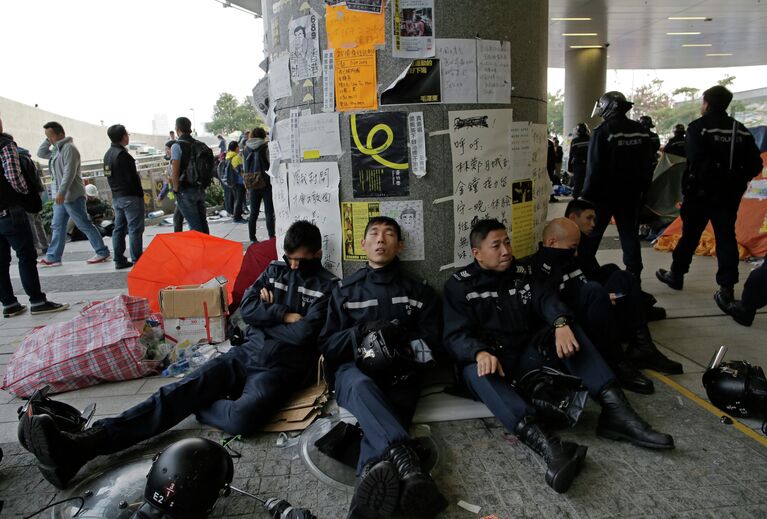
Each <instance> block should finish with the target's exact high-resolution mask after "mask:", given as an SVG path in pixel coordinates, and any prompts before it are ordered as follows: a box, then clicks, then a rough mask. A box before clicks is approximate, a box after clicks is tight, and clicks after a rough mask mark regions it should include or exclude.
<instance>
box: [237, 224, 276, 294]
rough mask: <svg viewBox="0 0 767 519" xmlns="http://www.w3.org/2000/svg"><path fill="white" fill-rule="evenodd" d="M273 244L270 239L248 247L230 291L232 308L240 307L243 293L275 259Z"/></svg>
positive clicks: (273, 240) (272, 240)
mask: <svg viewBox="0 0 767 519" xmlns="http://www.w3.org/2000/svg"><path fill="white" fill-rule="evenodd" d="M275 243H276V240H275V239H274V238H272V239H270V240H267V241H260V242H256V243H253V244H251V246H250V247H248V250H247V251H246V252H245V257H244V258H243V260H242V268H240V273H239V274H238V275H237V281H235V282H234V289H233V291H232V299H233V301H232V304H233V305H234V306H233V307H232V308H234V307H236V306H239V305H240V301H242V296H244V295H245V291H246V290H247V289H248V288H250V285H252V284H253V283H255V282H256V280H257V279H258V276H260V275H261V273H262V272H263V271H265V270H266V267H268V266H269V263H271V262H272V261H273V260H276V259H277V248H276V247H275Z"/></svg>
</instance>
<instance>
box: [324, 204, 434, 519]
mask: <svg viewBox="0 0 767 519" xmlns="http://www.w3.org/2000/svg"><path fill="white" fill-rule="evenodd" d="M403 247H404V242H403V241H402V232H401V230H400V227H399V224H398V223H397V222H396V221H395V220H393V219H392V218H388V217H383V216H381V217H375V218H371V219H370V220H369V221H368V224H367V227H366V229H365V238H364V239H363V240H362V248H363V249H364V250H365V252H366V253H367V259H368V263H367V265H366V266H364V267H363V268H361V269H360V270H358V271H357V272H356V273H354V274H352V275H351V276H348V277H346V278H344V280H343V281H342V282H341V283H340V285H339V286H338V287H337V288H336V289H335V290H334V291H333V295H332V297H331V300H330V303H329V307H328V315H327V323H326V324H325V327H324V328H323V330H322V334H321V335H320V350H321V351H322V354H323V355H324V357H325V360H326V362H327V365H328V370H329V377H330V379H331V381H332V382H333V383H334V385H335V393H336V399H337V400H338V404H339V405H341V406H343V407H344V408H345V409H348V410H349V411H350V412H351V413H352V414H353V415H354V416H355V418H357V420H358V421H359V424H360V426H361V427H362V431H363V437H362V444H361V446H360V455H359V459H358V462H357V474H358V476H359V481H358V483H357V486H356V488H355V492H354V497H353V499H352V504H351V508H350V517H366V518H367V517H380V516H384V517H391V515H392V514H393V513H394V512H395V510H396V509H397V506H398V505H399V506H400V507H401V509H402V511H403V513H404V514H405V515H406V516H413V517H419V518H430V517H433V516H434V515H435V514H437V513H438V512H439V511H441V510H442V509H443V508H444V507H445V506H447V502H446V501H445V498H444V497H443V496H442V494H441V493H440V492H439V490H438V489H437V486H436V484H435V483H434V481H433V480H432V479H431V476H429V474H428V473H426V472H424V471H423V470H422V469H421V460H420V459H419V457H418V455H417V454H416V452H415V451H414V450H413V449H412V448H411V446H410V444H409V443H410V436H409V435H408V427H409V426H410V421H411V420H412V418H413V413H414V412H415V407H416V403H417V401H418V394H419V391H420V388H421V374H422V369H423V367H424V366H425V365H426V364H427V363H428V362H427V361H428V360H429V358H430V356H431V350H432V349H434V348H435V347H436V346H437V345H438V344H439V336H440V320H439V305H438V303H437V300H436V297H435V295H434V292H433V291H432V290H431V288H429V286H428V285H426V284H425V282H423V281H420V280H415V279H412V278H411V277H409V276H408V275H407V274H406V273H405V272H404V271H403V269H402V266H401V263H400V260H399V258H398V256H397V255H398V253H399V252H400V251H401V250H402V248H403ZM376 343H379V344H380V343H384V344H383V345H381V346H380V347H379V348H376V347H375V345H376ZM383 349H386V350H391V351H394V352H396V353H394V354H393V355H394V359H393V360H392V362H391V363H390V365H385V364H383V361H384V360H385V359H387V358H390V356H389V355H382V354H381V350H383ZM376 350H378V351H376ZM375 361H381V363H382V364H379V365H378V366H376V365H371V364H370V363H371V362H375ZM376 513H377V514H379V515H376Z"/></svg>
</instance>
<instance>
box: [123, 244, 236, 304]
mask: <svg viewBox="0 0 767 519" xmlns="http://www.w3.org/2000/svg"><path fill="white" fill-rule="evenodd" d="M241 265H242V244H241V243H239V242H236V241H230V240H225V239H223V238H218V237H216V236H210V235H208V234H203V233H201V232H197V231H186V232H176V233H170V234H158V235H157V236H155V237H154V239H153V240H152V243H150V244H149V247H147V249H146V250H145V251H144V253H143V254H142V255H141V258H140V259H139V260H138V262H137V263H136V265H135V266H134V267H133V270H131V273H130V274H128V293H129V294H131V295H134V296H141V297H146V298H147V299H149V306H150V307H151V309H152V311H154V312H159V311H160V304H159V301H158V294H159V293H160V290H161V289H163V288H165V287H167V286H179V285H197V284H200V283H205V282H206V281H209V280H210V279H212V278H214V277H216V276H224V277H226V279H227V280H229V283H228V284H227V293H228V295H229V302H231V301H232V289H233V287H234V280H235V279H236V278H237V274H238V273H239V272H240V266H241Z"/></svg>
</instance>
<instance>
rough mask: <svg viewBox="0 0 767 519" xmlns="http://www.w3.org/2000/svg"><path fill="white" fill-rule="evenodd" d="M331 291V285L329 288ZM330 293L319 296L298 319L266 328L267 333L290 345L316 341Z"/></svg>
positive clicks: (326, 309)
mask: <svg viewBox="0 0 767 519" xmlns="http://www.w3.org/2000/svg"><path fill="white" fill-rule="evenodd" d="M327 291H328V292H330V287H328V288H327ZM329 300H330V296H329V295H324V296H322V297H318V298H317V299H316V300H315V301H314V302H313V303H312V304H311V305H309V308H308V309H307V311H306V315H304V316H303V317H302V318H301V319H299V320H298V321H295V322H293V323H289V324H278V325H275V326H270V327H268V328H266V329H264V332H265V333H266V335H267V336H268V337H270V338H272V339H275V340H277V341H279V342H280V343H283V344H286V345H289V346H305V345H308V344H310V343H312V342H316V340H317V336H318V335H319V333H320V331H321V330H322V325H323V324H324V323H325V317H326V315H327V313H328V301H329Z"/></svg>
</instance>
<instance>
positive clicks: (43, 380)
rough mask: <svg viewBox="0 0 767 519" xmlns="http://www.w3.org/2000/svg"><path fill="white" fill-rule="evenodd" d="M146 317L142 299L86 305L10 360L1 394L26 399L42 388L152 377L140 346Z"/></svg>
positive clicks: (38, 333) (34, 335)
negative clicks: (4, 392)
mask: <svg viewBox="0 0 767 519" xmlns="http://www.w3.org/2000/svg"><path fill="white" fill-rule="evenodd" d="M149 315H150V310H149V302H148V300H147V299H145V298H142V297H132V296H126V295H121V296H117V297H113V298H112V299H108V300H106V301H102V302H95V303H90V304H88V305H87V306H85V307H84V308H83V309H82V310H80V313H79V314H78V315H77V316H76V317H75V318H74V319H72V320H70V321H68V322H65V323H59V324H53V325H50V326H46V327H44V328H40V329H38V330H34V331H33V332H31V333H30V334H29V335H27V336H26V337H25V338H24V341H23V342H22V343H21V346H20V347H19V349H18V350H16V352H15V353H14V354H13V357H12V358H11V361H10V363H9V364H8V366H7V369H6V370H5V376H4V377H3V389H4V390H6V391H9V392H11V393H13V394H14V395H16V396H19V397H28V396H29V395H31V394H32V393H33V392H34V391H35V390H36V389H38V388H40V387H42V386H44V385H45V384H50V385H51V389H52V391H51V392H52V393H61V392H63V391H71V390H73V389H79V388H83V387H88V386H93V385H95V384H99V383H101V382H114V381H118V380H129V379H134V378H139V377H143V376H146V375H148V374H150V373H152V372H153V371H155V369H156V368H157V362H156V361H150V360H144V355H145V353H146V347H145V346H144V345H142V344H141V342H140V341H139V338H140V337H141V328H142V327H143V325H144V319H146V318H147V317H148V316H149ZM134 321H135V323H134Z"/></svg>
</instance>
